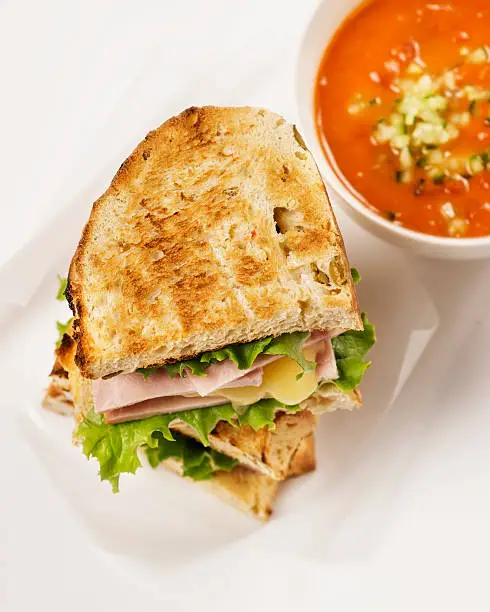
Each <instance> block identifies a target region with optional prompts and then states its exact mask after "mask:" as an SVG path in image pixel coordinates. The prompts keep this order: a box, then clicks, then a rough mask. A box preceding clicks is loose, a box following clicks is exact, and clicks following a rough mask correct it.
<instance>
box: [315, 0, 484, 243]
mask: <svg viewBox="0 0 490 612" xmlns="http://www.w3.org/2000/svg"><path fill="white" fill-rule="evenodd" d="M315 115H316V122H317V129H318V131H319V134H320V136H321V139H322V142H323V146H324V149H325V153H326V155H327V157H329V158H330V159H332V158H333V160H334V161H335V164H336V166H337V168H338V170H339V174H341V175H343V178H344V179H345V180H346V182H347V183H348V184H349V187H350V188H351V190H353V191H355V192H356V193H357V194H358V195H359V196H360V197H361V199H362V200H363V201H364V203H365V204H366V206H368V207H369V208H371V209H373V210H375V211H376V212H377V213H379V214H380V215H383V216H384V217H385V218H387V219H388V220H390V221H392V222H393V223H397V224H399V225H403V226H405V227H408V228H410V229H413V230H416V231H419V232H424V233H428V234H433V235H437V236H452V237H475V236H485V235H490V0H447V2H443V3H430V2H429V3H428V2H424V1H422V0H371V1H370V2H367V3H365V4H363V5H361V7H360V8H359V9H357V11H356V12H355V13H353V14H352V15H351V16H350V17H349V18H348V19H347V20H346V21H345V22H344V24H343V25H342V26H341V27H340V28H339V30H338V32H337V33H336V35H335V37H334V39H333V41H332V42H331V44H330V46H329V47H328V48H327V50H326V52H325V55H324V58H323V60H322V63H321V65H320V68H319V72H318V76H317V83H316V90H315ZM327 143H328V145H327Z"/></svg>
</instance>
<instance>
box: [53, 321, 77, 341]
mask: <svg viewBox="0 0 490 612" xmlns="http://www.w3.org/2000/svg"><path fill="white" fill-rule="evenodd" d="M72 321H73V317H70V318H69V319H68V321H67V322H66V323H62V322H61V321H56V329H57V330H58V340H56V348H60V346H61V341H62V340H63V336H64V335H65V334H66V332H67V331H68V328H69V327H70V324H71V322H72Z"/></svg>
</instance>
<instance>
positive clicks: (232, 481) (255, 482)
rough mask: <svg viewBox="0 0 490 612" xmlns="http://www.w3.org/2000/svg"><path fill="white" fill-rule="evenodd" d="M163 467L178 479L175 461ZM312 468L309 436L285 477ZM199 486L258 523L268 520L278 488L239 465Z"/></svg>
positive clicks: (166, 463)
mask: <svg viewBox="0 0 490 612" xmlns="http://www.w3.org/2000/svg"><path fill="white" fill-rule="evenodd" d="M163 465H164V466H165V467H167V468H168V469H170V470H172V471H174V472H176V473H177V474H179V475H182V466H181V464H180V463H179V462H178V461H175V460H173V459H170V460H167V461H164V463H163ZM315 466H316V460H315V440H314V437H313V435H311V436H309V437H308V438H305V439H304V440H303V442H302V443H301V444H300V446H299V447H298V449H297V451H296V453H295V458H294V463H293V464H292V465H291V468H290V472H289V473H288V474H287V476H288V478H289V477H292V476H301V475H302V474H306V473H307V472H311V471H313V470H314V469H315ZM200 484H201V486H203V487H204V488H205V489H207V490H208V491H210V492H211V493H214V494H215V495H217V496H218V497H219V498H220V499H222V500H223V501H225V502H227V503H229V504H231V505H232V506H234V507H235V508H237V509H238V510H241V511H242V512H246V513H247V514H250V515H251V516H253V517H254V518H256V519H258V520H259V521H262V522H265V521H267V520H269V518H270V516H271V514H272V510H273V504H274V501H275V498H276V495H277V493H278V491H279V486H280V483H279V482H278V481H277V480H273V479H272V478H268V477H267V476H266V475H265V474H261V473H260V472H255V471H254V470H250V469H249V468H247V467H244V466H241V465H239V466H237V467H235V468H233V470H231V472H218V473H217V474H216V475H215V476H214V478H213V479H212V480H207V481H205V482H202V483H200Z"/></svg>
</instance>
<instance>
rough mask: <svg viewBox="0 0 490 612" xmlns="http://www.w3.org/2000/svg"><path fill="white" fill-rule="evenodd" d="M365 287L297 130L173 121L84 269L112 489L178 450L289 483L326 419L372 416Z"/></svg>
mask: <svg viewBox="0 0 490 612" xmlns="http://www.w3.org/2000/svg"><path fill="white" fill-rule="evenodd" d="M357 276H358V275H357V272H355V273H354V277H357ZM353 280H356V278H354V279H353V273H352V272H351V270H350V268H349V265H348V261H347V257H346V253H345V249H344V245H343V241H342V237H341V234H340V231H339V229H338V226H337V223H336V220H335V217H334V215H333V212H332V209H331V206H330V203H329V200H328V197H327V194H326V191H325V187H324V185H323V182H322V179H321V177H320V175H319V172H318V170H317V167H316V165H315V162H314V160H313V158H312V156H311V154H310V153H309V151H308V150H307V149H306V147H305V145H304V143H303V141H302V139H301V137H300V136H299V134H298V132H297V130H296V128H295V127H294V126H292V125H289V124H288V123H286V121H285V120H284V119H283V118H282V117H280V116H279V115H276V114H274V113H271V112H269V111H266V110H263V109H256V108H247V107H244V108H217V107H204V108H191V109H188V110H186V111H184V112H183V113H182V114H180V115H179V116H177V117H174V118H172V119H170V120H169V121H167V122H166V123H164V124H163V125H162V126H160V127H159V128H158V129H157V130H155V131H153V132H151V133H150V134H148V136H147V137H146V138H145V140H144V141H143V142H142V143H141V144H140V145H139V146H138V147H137V148H136V149H135V151H134V152H133V153H132V155H131V156H130V157H129V158H128V159H127V160H126V161H125V162H124V163H123V164H122V166H121V168H120V169H119V171H118V173H117V174H116V176H115V178H114V180H113V181H112V183H111V185H110V187H109V188H108V190H107V191H106V192H105V193H104V194H103V195H102V196H101V198H99V200H97V202H96V203H95V204H94V206H93V208H92V212H91V215H90V218H89V220H88V223H87V225H86V226H85V229H84V231H83V234H82V237H81V240H80V243H79V245H78V248H77V250H76V252H75V255H74V257H73V259H72V262H71V265H70V269H69V275H68V281H67V286H66V291H65V295H66V297H67V300H68V302H69V305H70V307H71V309H72V312H73V322H72V327H71V330H70V331H69V332H68V333H67V334H65V335H64V336H63V341H62V344H61V347H60V351H59V357H60V360H61V362H62V364H63V366H64V368H65V369H66V370H67V371H68V374H69V380H70V390H71V393H72V395H73V399H74V404H75V410H76V421H77V426H76V428H75V432H74V438H75V441H76V442H78V443H79V444H81V445H82V448H83V450H84V452H85V454H86V455H87V456H89V457H90V456H94V457H96V458H97V459H98V461H99V463H100V475H101V478H102V479H104V480H109V481H111V483H112V485H113V488H114V490H117V487H118V480H119V475H120V474H121V473H123V472H134V471H135V470H136V469H137V468H138V467H139V465H140V462H139V460H138V457H137V453H138V451H139V449H140V448H141V447H144V448H146V449H148V450H149V451H150V454H152V449H155V448H157V447H158V445H159V444H160V443H161V444H162V445H163V444H164V443H163V442H160V441H162V440H165V441H166V443H171V442H172V441H173V440H174V438H175V437H178V436H185V438H186V439H189V438H191V437H192V438H195V439H196V440H197V441H198V442H199V443H200V444H202V445H203V446H204V447H206V448H211V449H212V450H213V451H214V452H218V453H221V454H225V455H226V456H228V457H231V458H232V459H236V460H238V461H239V462H240V464H241V465H242V466H245V467H246V468H248V469H253V470H255V471H259V472H261V473H262V474H263V475H264V476H266V477H268V478H271V479H274V480H278V481H280V480H281V479H284V478H285V477H286V476H287V474H288V473H289V471H290V469H291V464H292V461H293V458H294V456H295V455H296V454H297V452H298V448H299V447H300V446H301V444H302V443H303V440H305V439H308V438H309V436H311V434H312V431H313V427H314V423H315V415H318V414H320V413H322V412H326V411H331V410H335V409H337V408H348V409H352V408H355V407H359V406H360V405H361V398H360V394H359V392H358V390H357V387H358V385H359V383H360V381H361V378H362V376H363V373H364V371H365V370H366V368H367V367H368V365H369V362H366V361H365V355H366V353H367V351H368V350H369V348H371V346H372V344H373V343H374V329H373V327H372V325H371V324H369V323H368V321H367V319H366V317H365V315H361V313H360V311H359V307H358V303H357V297H356V293H355V288H354V282H353ZM165 446H167V444H165Z"/></svg>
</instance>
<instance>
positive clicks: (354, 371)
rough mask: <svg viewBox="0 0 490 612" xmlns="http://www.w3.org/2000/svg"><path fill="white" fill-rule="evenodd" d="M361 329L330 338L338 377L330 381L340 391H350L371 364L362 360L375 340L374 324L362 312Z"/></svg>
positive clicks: (357, 384) (359, 381) (356, 385)
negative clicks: (362, 327)
mask: <svg viewBox="0 0 490 612" xmlns="http://www.w3.org/2000/svg"><path fill="white" fill-rule="evenodd" d="M362 322H363V324H364V330H363V331H352V330H351V331H346V332H344V333H343V334H341V335H340V336H337V337H336V338H333V339H332V347H333V352H334V355H335V360H336V362H337V368H338V371H339V377H338V378H337V379H336V380H333V381H332V382H333V383H334V384H335V385H337V387H338V388H339V389H342V391H352V390H353V389H355V388H356V387H358V386H359V385H360V383H361V380H362V377H363V375H364V372H365V371H366V370H367V369H368V368H369V366H370V365H371V362H370V361H364V358H365V357H366V354H367V353H368V351H369V350H370V349H371V348H372V346H373V345H374V343H375V342H376V333H375V330H374V325H372V324H371V323H369V321H368V318H367V316H366V313H365V312H363V313H362Z"/></svg>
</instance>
